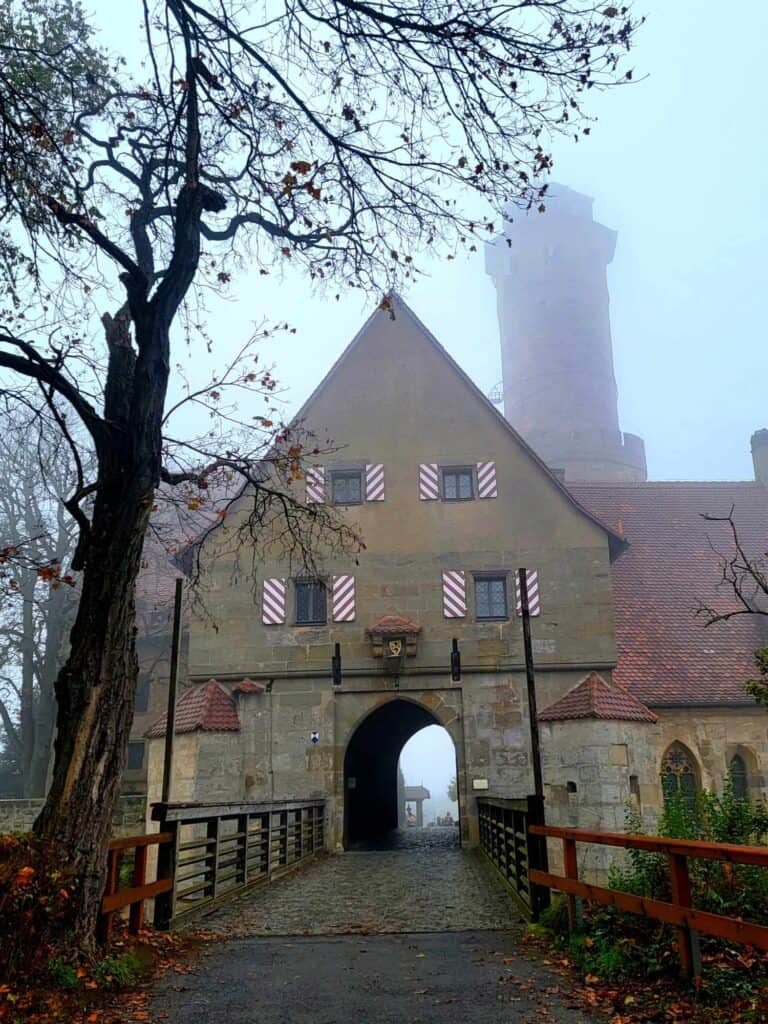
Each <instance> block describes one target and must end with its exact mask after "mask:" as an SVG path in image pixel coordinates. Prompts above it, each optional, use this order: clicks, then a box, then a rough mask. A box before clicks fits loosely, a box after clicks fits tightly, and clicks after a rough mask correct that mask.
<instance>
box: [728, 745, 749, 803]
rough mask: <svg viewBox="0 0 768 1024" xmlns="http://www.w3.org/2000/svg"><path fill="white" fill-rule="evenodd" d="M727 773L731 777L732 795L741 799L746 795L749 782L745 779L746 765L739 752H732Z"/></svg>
mask: <svg viewBox="0 0 768 1024" xmlns="http://www.w3.org/2000/svg"><path fill="white" fill-rule="evenodd" d="M728 773H729V775H730V777H731V786H732V787H733V795H734V796H735V797H739V798H740V799H743V798H744V797H746V796H747V795H748V790H749V783H748V781H747V765H746V762H745V761H744V758H743V757H742V756H741V754H734V755H733V757H732V758H731V760H730V762H729V764H728Z"/></svg>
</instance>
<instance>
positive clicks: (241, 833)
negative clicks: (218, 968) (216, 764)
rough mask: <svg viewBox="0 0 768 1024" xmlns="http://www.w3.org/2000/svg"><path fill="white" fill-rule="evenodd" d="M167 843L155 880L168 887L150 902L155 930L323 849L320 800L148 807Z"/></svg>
mask: <svg viewBox="0 0 768 1024" xmlns="http://www.w3.org/2000/svg"><path fill="white" fill-rule="evenodd" d="M152 817H153V819H154V820H155V821H159V822H160V830H161V833H163V834H168V835H169V836H170V842H168V843H167V844H164V845H162V846H160V847H159V857H158V877H159V878H161V879H172V885H171V886H169V887H168V888H167V889H165V890H164V891H163V892H162V893H161V894H160V895H159V896H158V897H157V898H156V900H155V917H154V924H155V927H156V928H169V927H171V925H172V924H173V923H174V922H175V921H177V920H178V919H179V918H181V917H183V916H185V915H187V914H191V913H194V912H197V911H200V910H203V909H205V908H207V907H211V906H213V905H214V904H216V903H218V902H220V901H221V900H222V899H224V898H228V897H230V896H232V895H233V894H234V893H236V892H240V891H243V890H245V889H249V888H251V887H252V886H254V885H257V884H259V883H262V882H266V881H268V880H269V879H271V878H274V877H275V876H277V875H279V874H282V873H283V872H285V871H288V870H290V869H292V868H293V867H294V866H296V865H298V864H299V863H301V862H302V861H303V860H305V859H307V858H308V857H311V856H313V855H314V854H315V853H317V852H319V851H320V850H322V849H323V848H324V846H325V802H324V801H323V800H314V801H312V800H310V801H290V802H280V803H269V804H252V803H242V804H240V803H234V804H180V803H176V804H154V805H153V808H152Z"/></svg>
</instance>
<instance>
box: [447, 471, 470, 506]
mask: <svg viewBox="0 0 768 1024" xmlns="http://www.w3.org/2000/svg"><path fill="white" fill-rule="evenodd" d="M474 496H475V494H474V487H473V472H472V468H471V467H470V466H458V467H452V468H450V469H444V470H443V501H471V500H472V498H474Z"/></svg>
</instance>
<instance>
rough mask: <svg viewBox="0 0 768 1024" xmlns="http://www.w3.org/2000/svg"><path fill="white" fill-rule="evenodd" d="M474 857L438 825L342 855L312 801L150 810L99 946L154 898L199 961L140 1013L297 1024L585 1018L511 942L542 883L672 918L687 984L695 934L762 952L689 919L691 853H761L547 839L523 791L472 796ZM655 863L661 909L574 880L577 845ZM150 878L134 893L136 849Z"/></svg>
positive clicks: (686, 844)
mask: <svg viewBox="0 0 768 1024" xmlns="http://www.w3.org/2000/svg"><path fill="white" fill-rule="evenodd" d="M478 812H479V825H480V846H479V848H470V849H468V848H466V847H465V848H462V846H461V844H460V841H459V835H458V830H456V829H453V828H437V827H433V828H410V829H393V830H391V831H390V832H389V833H388V834H387V836H386V837H381V836H379V837H378V838H377V839H375V840H373V841H369V842H367V843H366V842H363V841H360V842H359V843H357V844H356V845H355V847H354V849H348V850H347V851H345V852H344V853H340V854H335V855H334V854H329V853H328V852H326V850H325V817H326V812H325V805H324V801H315V802H311V801H304V802H283V803H273V804H268V805H264V804H260V805H249V804H238V805H222V806H219V807H212V806H205V805H201V804H159V805H155V807H154V816H155V817H156V819H157V820H158V821H159V822H160V829H161V831H160V832H158V833H156V834H154V835H147V836H137V837H133V838H132V839H118V840H115V841H114V842H113V843H112V847H111V851H110V865H109V884H108V891H107V894H106V896H105V898H104V903H103V912H104V913H103V922H104V926H103V928H102V935H103V937H108V935H109V928H110V922H111V920H112V916H113V914H114V912H115V911H116V910H117V909H119V908H121V907H127V906H130V927H131V929H132V930H134V931H136V930H138V928H139V927H140V925H141V922H142V912H143V910H142V908H143V904H144V900H145V899H146V898H149V897H152V898H153V899H154V901H155V924H156V926H158V927H161V928H164V927H169V926H172V927H175V928H179V929H184V928H186V927H188V926H189V925H190V924H195V925H197V924H200V923H202V924H203V925H204V927H205V929H206V932H207V934H208V937H209V939H210V940H211V945H210V950H211V953H210V955H209V956H208V957H207V958H206V959H205V961H204V964H203V967H202V969H200V970H199V971H197V972H196V973H195V974H194V976H188V975H185V979H186V980H185V984H184V985H176V986H175V985H173V984H171V985H165V986H164V987H163V988H162V989H161V990H160V991H158V993H157V994H156V996H155V999H154V1007H153V1008H154V1011H155V1012H156V1013H157V1014H158V1015H162V1017H163V1019H167V1020H169V1021H171V1022H176V1021H178V1022H179V1024H181V1022H183V1021H187V1020H189V1019H193V1018H194V1019H200V1020H203V1021H206V1020H214V1019H216V1020H218V1019H220V1018H221V1017H222V1016H225V1017H226V1018H227V1020H228V1021H229V1022H232V1024H238V1022H243V1024H245V1022H246V1021H249V1022H250V1021H252V1020H253V1019H254V1013H255V1014H256V1015H257V1016H258V1019H259V1021H260V1022H261V1021H263V1022H266V1024H272V1022H274V1024H277V1022H284V1021H292V1022H293V1021H296V1022H299V1024H301V1022H304V1021H307V1022H309V1021H310V1020H311V1021H312V1022H313V1024H314V1022H317V1021H326V1022H328V1024H331V1022H335V1021H339V1022H342V1021H348V1020H351V1019H357V1018H360V1019H361V1020H364V1021H366V1022H370V1024H379V1022H381V1024H385V1022H392V1021H396V1020H397V1021H400V1020H408V1021H414V1022H415V1021H429V1020H438V1019H439V1020H440V1021H441V1022H442V1021H448V1022H451V1021H457V1022H458V1021H469V1022H470V1024H472V1022H475V1021H477V1022H480V1021H483V1022H488V1021H490V1022H492V1024H493V1022H499V1024H501V1022H506V1024H509V1022H510V1021H519V1022H521V1024H522V1022H526V1021H527V1022H531V1024H532V1022H533V1021H534V1020H538V1019H539V1018H540V1017H541V1015H545V1016H546V1019H547V1020H548V1021H556V1022H561V1024H589V1022H590V1021H592V1020H593V1019H594V1018H592V1017H590V1016H589V1015H586V1016H585V1013H584V1011H583V1010H582V1009H580V1008H579V1007H578V1006H576V1005H574V1004H573V1002H572V1001H571V1000H570V998H569V996H568V992H569V989H570V986H569V985H568V984H566V985H564V986H563V985H560V984H559V983H558V982H559V981H560V980H561V979H559V978H558V976H557V974H556V969H555V968H553V966H552V964H551V963H550V962H549V961H545V960H542V959H541V958H537V957H536V955H535V952H534V951H532V950H531V949H530V948H529V947H528V946H527V945H526V944H523V943H521V941H520V940H521V936H522V929H523V922H524V919H525V918H528V919H530V918H535V917H536V916H537V914H538V913H539V911H540V909H541V907H542V905H543V904H544V903H545V902H546V899H547V894H548V890H549V889H550V888H553V889H559V890H561V891H562V892H564V893H566V894H567V899H568V912H569V913H568V916H569V923H570V925H571V927H572V928H574V927H576V922H577V908H576V900H577V898H580V899H586V900H590V901H594V902H597V903H606V904H611V905H614V906H616V907H618V908H619V909H621V910H624V911H628V912H630V913H641V914H644V915H646V916H648V917H652V918H655V919H657V920H659V921H663V922H665V923H667V924H670V925H673V926H674V927H675V928H676V929H677V933H678V948H679V954H680V964H681V971H682V974H683V975H684V976H690V975H692V974H696V975H699V974H700V973H701V959H700V956H699V943H698V936H699V935H700V934H708V935H715V936H720V937H722V938H726V939H728V940H729V941H735V942H740V943H744V944H747V945H751V946H756V947H758V948H762V949H768V927H765V926H761V925H756V924H750V923H748V922H745V921H742V920H741V919H735V918H730V917H727V916H724V915H719V914H714V913H711V912H705V911H702V910H698V909H696V908H695V907H694V906H693V905H692V898H691V886H690V882H689V876H688V859H689V858H691V857H696V858H705V859H710V860H718V861H723V862H727V863H730V864H752V865H756V866H762V867H768V850H766V849H765V848H764V847H750V846H738V845H729V844H725V843H704V842H693V841H689V840H678V839H666V838H660V837H655V836H650V837H649V836H632V835H621V834H616V833H602V832H588V831H584V830H579V829H573V828H558V827H554V826H545V825H543V824H541V823H540V813H539V805H538V802H537V801H536V800H535V799H534V798H527V799H526V800H510V799H500V798H494V797H484V798H482V799H480V800H478ZM544 837H548V838H549V839H550V840H557V841H561V842H562V846H563V851H562V853H563V856H562V862H563V866H564V872H565V874H564V875H558V874H553V873H550V872H549V870H548V865H547V854H546V850H545V848H544V845H543V844H544V841H545V839H544ZM577 843H582V844H598V845H603V846H613V847H624V848H629V849H633V848H634V849H643V850H649V851H653V852H656V853H660V854H663V855H666V856H667V857H668V859H669V865H670V875H671V882H672V899H671V902H665V901H662V900H658V899H655V898H653V899H651V898H641V897H638V896H635V895H633V894H630V893H624V892H617V891H614V890H611V889H606V888H603V887H601V886H598V885H595V884H593V883H587V882H584V881H582V880H581V879H580V878H579V872H578V861H577V856H576V844H577ZM131 846H133V847H134V848H135V854H134V877H133V884H132V887H130V888H128V889H127V890H120V889H119V888H118V883H117V879H118V878H119V875H120V871H119V861H120V857H121V855H122V853H123V852H124V851H125V850H126V849H129V848H130V847H131ZM155 848H156V849H157V851H158V854H159V855H158V857H157V863H156V866H155V868H154V870H155V873H156V875H157V878H156V880H155V881H153V882H147V872H148V851H149V850H150V849H153V850H154V849H155Z"/></svg>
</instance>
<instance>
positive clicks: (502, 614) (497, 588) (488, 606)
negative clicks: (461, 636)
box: [475, 576, 507, 619]
mask: <svg viewBox="0 0 768 1024" xmlns="http://www.w3.org/2000/svg"><path fill="white" fill-rule="evenodd" d="M475 616H476V618H478V619H506V618H507V579H506V576H480V577H478V578H477V579H476V580H475Z"/></svg>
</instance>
